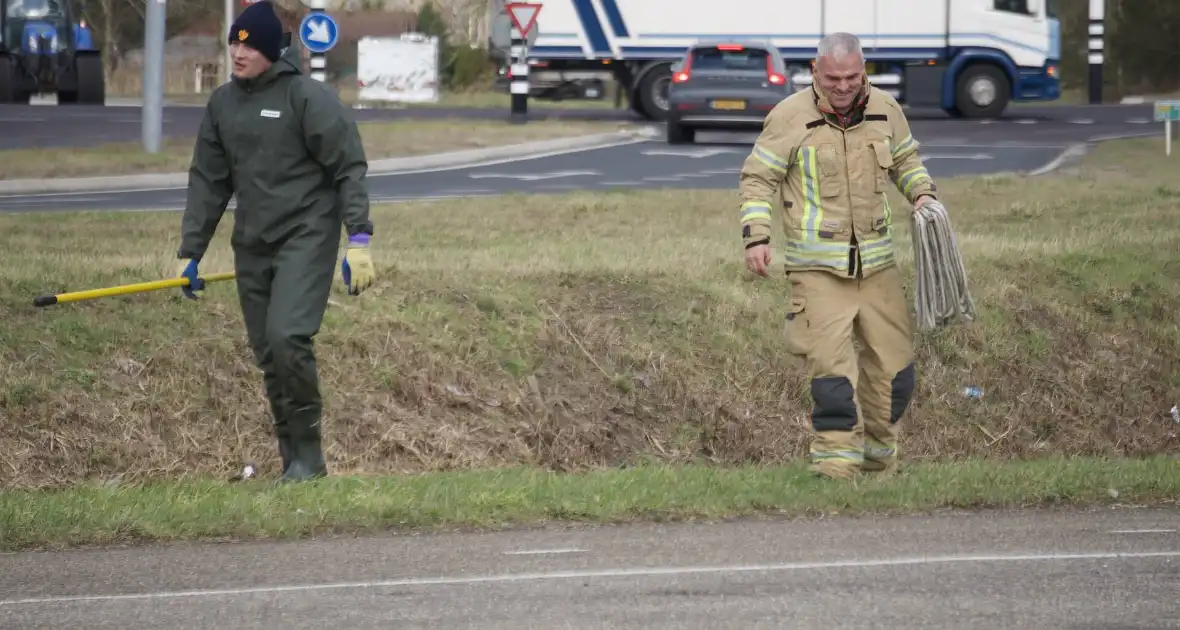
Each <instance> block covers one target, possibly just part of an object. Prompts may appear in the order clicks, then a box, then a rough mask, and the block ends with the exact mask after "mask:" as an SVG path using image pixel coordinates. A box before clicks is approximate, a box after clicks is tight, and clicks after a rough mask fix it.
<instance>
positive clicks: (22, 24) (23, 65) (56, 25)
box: [0, 0, 106, 105]
mask: <svg viewBox="0 0 1180 630" xmlns="http://www.w3.org/2000/svg"><path fill="white" fill-rule="evenodd" d="M48 93H56V94H57V102H58V104H62V105H64V104H67V103H87V104H96V105H102V104H103V103H104V102H105V101H106V78H105V76H104V75H103V67H102V55H101V53H100V52H99V50H98V48H97V47H96V46H95V45H94V33H93V31H91V30H90V29H89V28H88V27H86V25H85V24H84V23H76V22H74V19H73V12H72V10H71V8H70V0H0V103H28V102H29V97H31V96H32V95H34V94H48Z"/></svg>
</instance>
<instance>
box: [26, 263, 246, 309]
mask: <svg viewBox="0 0 1180 630" xmlns="http://www.w3.org/2000/svg"><path fill="white" fill-rule="evenodd" d="M235 275H236V274H234V272H232V271H231V272H228V273H213V274H209V275H207V276H201V280H204V281H205V284H208V283H210V282H221V281H223V280H233V279H234V277H235ZM188 284H189V282H188V278H170V279H168V280H154V281H152V282H139V283H136V284H124V285H122V286H117V287H107V288H105V289H90V290H87V291H74V292H71V293H58V294H57V295H41V296H37V297H36V298H34V299H33V306H38V307H41V306H53V305H54V304H62V303H64V302H80V301H82V300H95V299H98V298H104V297H113V296H116V295H128V294H131V293H143V292H145V291H159V290H160V289H174V288H180V287H186V286H188Z"/></svg>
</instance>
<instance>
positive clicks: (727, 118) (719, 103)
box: [668, 42, 795, 144]
mask: <svg viewBox="0 0 1180 630" xmlns="http://www.w3.org/2000/svg"><path fill="white" fill-rule="evenodd" d="M794 92H795V87H794V85H793V84H792V81H791V80H790V78H789V77H788V76H787V69H786V63H785V62H784V61H783V57H782V55H781V54H779V51H778V49H777V48H775V47H774V46H772V45H770V44H768V43H763V42H732V43H718V42H709V43H698V44H694V45H693V46H692V47H690V48H689V49H688V51H687V52H686V53H685V55H684V58H683V59H681V60H680V61H678V62H676V64H675V65H673V66H672V84H671V85H670V86H669V88H668V102H669V105H670V108H669V112H668V143H669V144H682V143H686V142H693V141H694V140H695V139H696V130H697V129H733V130H749V129H760V128H761V127H762V123H763V121H764V120H765V118H766V115H767V114H768V113H770V110H771V109H773V108H774V106H775V105H778V103H779V101H781V100H783V99H784V98H786V97H788V96H790V95H791V94H793V93H794Z"/></svg>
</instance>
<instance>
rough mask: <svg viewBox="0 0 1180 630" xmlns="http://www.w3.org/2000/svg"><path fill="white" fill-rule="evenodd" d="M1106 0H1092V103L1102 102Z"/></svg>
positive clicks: (1090, 57) (1090, 56) (1090, 59)
mask: <svg viewBox="0 0 1180 630" xmlns="http://www.w3.org/2000/svg"><path fill="white" fill-rule="evenodd" d="M1105 16H1106V0H1090V46H1089V49H1090V54H1089V61H1090V104H1091V105H1097V104H1099V103H1101V102H1102V62H1103V58H1104V51H1103V49H1104V48H1105V45H1104V40H1105V39H1106V37H1105V35H1106V26H1105V23H1104V22H1105Z"/></svg>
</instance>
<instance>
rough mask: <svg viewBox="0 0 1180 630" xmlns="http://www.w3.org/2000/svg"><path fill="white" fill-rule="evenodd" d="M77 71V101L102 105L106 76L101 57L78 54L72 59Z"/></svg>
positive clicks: (104, 95) (104, 96)
mask: <svg viewBox="0 0 1180 630" xmlns="http://www.w3.org/2000/svg"><path fill="white" fill-rule="evenodd" d="M74 64H75V67H76V68H77V72H78V97H77V101H78V102H79V103H88V104H91V105H103V104H105V103H106V96H107V95H106V77H105V76H104V75H103V70H102V57H99V56H98V55H79V56H78V58H77V59H76V60H75V61H74Z"/></svg>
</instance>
